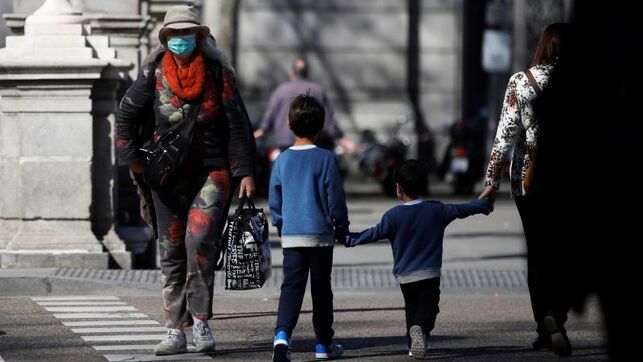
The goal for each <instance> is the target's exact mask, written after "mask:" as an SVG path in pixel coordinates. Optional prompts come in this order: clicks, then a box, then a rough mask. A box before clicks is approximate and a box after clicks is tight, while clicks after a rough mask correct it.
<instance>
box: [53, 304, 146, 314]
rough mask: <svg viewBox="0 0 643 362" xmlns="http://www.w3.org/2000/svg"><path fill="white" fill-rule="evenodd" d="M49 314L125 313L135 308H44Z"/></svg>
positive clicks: (123, 306) (120, 306)
mask: <svg viewBox="0 0 643 362" xmlns="http://www.w3.org/2000/svg"><path fill="white" fill-rule="evenodd" d="M45 310H47V311H49V312H77V313H81V312H127V311H135V310H136V308H134V307H132V306H129V305H119V306H115V307H45Z"/></svg>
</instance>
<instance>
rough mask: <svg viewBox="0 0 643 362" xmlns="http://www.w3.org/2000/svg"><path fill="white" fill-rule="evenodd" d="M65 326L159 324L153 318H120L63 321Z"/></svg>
mask: <svg viewBox="0 0 643 362" xmlns="http://www.w3.org/2000/svg"><path fill="white" fill-rule="evenodd" d="M63 324H64V325H66V326H67V327H95V326H134V325H136V326H141V325H150V324H151V325H160V323H159V322H157V321H153V320H143V321H139V320H133V321H130V320H120V321H86V322H63Z"/></svg>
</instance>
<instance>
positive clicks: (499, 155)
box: [480, 23, 572, 356]
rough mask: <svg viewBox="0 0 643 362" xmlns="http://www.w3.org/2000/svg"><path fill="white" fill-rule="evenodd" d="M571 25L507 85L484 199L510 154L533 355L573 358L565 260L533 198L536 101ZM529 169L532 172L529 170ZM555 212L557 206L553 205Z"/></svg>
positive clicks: (551, 33)
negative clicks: (567, 326)
mask: <svg viewBox="0 0 643 362" xmlns="http://www.w3.org/2000/svg"><path fill="white" fill-rule="evenodd" d="M568 33H569V25H568V24H566V23H555V24H551V25H549V26H547V28H546V29H545V30H544V32H543V33H542V35H541V37H540V41H539V42H538V45H537V47H536V52H535V54H534V58H533V61H532V66H531V68H529V69H527V70H525V71H524V72H518V73H516V74H514V75H513V76H512V77H511V78H510V80H509V84H508V85H507V90H506V94H505V98H504V104H503V107H502V112H501V114H500V122H499V124H498V131H497V133H496V138H495V140H494V144H493V149H492V151H491V157H490V160H489V165H488V168H487V174H486V180H485V189H484V190H483V192H482V193H481V195H480V197H481V198H482V197H488V198H490V199H491V200H494V199H495V196H496V190H497V189H498V187H499V185H500V178H501V176H502V175H501V174H502V170H503V168H504V165H505V160H506V159H507V156H508V153H509V151H510V150H511V149H513V159H512V162H511V174H510V182H511V194H512V196H513V198H514V200H515V202H516V207H517V208H518V212H519V214H520V218H521V220H522V224H523V229H524V233H525V239H526V241H527V284H528V287H529V296H530V298H531V307H532V312H533V316H534V320H535V322H536V332H537V334H538V336H537V338H536V340H535V341H534V342H533V344H532V347H533V349H534V350H545V349H552V350H553V351H554V352H555V353H556V354H558V355H560V356H569V355H571V352H572V346H571V343H570V342H569V339H568V338H567V332H566V330H565V327H564V325H565V322H566V321H567V313H568V311H569V308H570V305H569V300H568V298H567V297H566V296H565V288H567V287H568V285H566V283H565V276H564V275H561V270H560V269H559V268H556V267H555V266H556V265H559V264H560V263H559V262H558V261H559V258H560V257H561V255H560V254H559V253H557V250H556V249H555V248H554V247H552V246H553V244H552V243H551V242H550V239H552V238H553V237H555V236H553V235H551V234H550V233H548V232H547V230H549V229H548V228H547V227H545V225H543V224H542V222H541V221H542V220H543V219H542V218H541V216H542V213H543V212H546V210H542V209H541V208H540V207H538V205H539V204H537V203H536V200H535V198H533V196H532V195H531V194H530V186H531V177H532V175H533V170H534V169H535V168H537V167H538V162H537V151H538V132H539V124H538V120H537V119H536V117H535V116H534V110H533V105H532V103H533V101H534V100H535V99H536V98H537V97H538V96H539V95H540V93H541V92H542V89H543V88H545V87H546V86H547V83H548V81H549V77H550V75H551V73H552V71H553V70H554V67H555V66H556V64H557V61H558V59H559V56H560V55H561V54H562V52H563V49H564V46H565V40H566V37H567V36H568ZM530 166H531V167H530ZM554 207H555V206H554Z"/></svg>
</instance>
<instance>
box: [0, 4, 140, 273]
mask: <svg viewBox="0 0 643 362" xmlns="http://www.w3.org/2000/svg"><path fill="white" fill-rule="evenodd" d="M115 56H116V52H115V51H114V49H112V48H109V39H108V37H106V36H96V35H92V34H91V26H90V24H89V22H88V20H87V19H86V17H84V16H83V15H82V14H81V13H80V12H79V11H76V10H75V9H74V8H72V7H71V5H70V4H69V2H68V1H67V0H47V1H46V2H45V3H44V4H43V5H42V6H41V7H40V8H39V9H38V10H37V11H36V12H34V14H33V15H31V16H29V17H27V19H26V21H25V33H24V36H10V37H7V47H6V48H4V49H0V185H2V187H1V188H0V200H2V202H1V203H0V229H1V230H3V232H2V233H0V256H1V259H0V263H1V265H2V267H58V266H68V267H86V268H105V267H107V266H108V258H109V254H111V256H112V257H113V258H114V260H115V261H116V262H117V263H118V264H119V265H120V266H121V267H124V268H129V267H130V266H131V257H130V255H129V253H128V252H127V251H126V250H125V247H124V244H123V243H122V242H121V241H120V240H119V239H118V238H117V237H116V235H115V233H114V232H113V221H112V219H113V217H112V207H113V206H112V205H113V197H112V185H113V182H114V174H115V166H114V157H113V152H114V151H113V146H112V144H113V142H112V139H111V137H112V135H113V131H112V130H113V121H114V113H115V109H116V98H115V94H116V91H117V90H118V88H119V86H120V84H122V82H124V81H125V80H126V76H127V72H128V70H129V69H130V68H131V65H130V64H127V63H124V62H122V61H119V60H117V59H115ZM108 252H109V254H108Z"/></svg>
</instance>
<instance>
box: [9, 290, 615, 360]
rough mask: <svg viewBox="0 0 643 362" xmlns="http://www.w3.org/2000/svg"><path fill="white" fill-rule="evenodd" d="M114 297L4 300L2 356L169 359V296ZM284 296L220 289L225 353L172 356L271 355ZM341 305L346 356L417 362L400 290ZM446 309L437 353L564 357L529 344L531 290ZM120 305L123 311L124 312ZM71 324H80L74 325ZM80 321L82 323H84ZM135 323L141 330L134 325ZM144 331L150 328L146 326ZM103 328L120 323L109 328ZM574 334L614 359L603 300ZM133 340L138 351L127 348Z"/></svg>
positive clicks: (579, 349) (456, 302) (339, 323)
mask: <svg viewBox="0 0 643 362" xmlns="http://www.w3.org/2000/svg"><path fill="white" fill-rule="evenodd" d="M50 298H51V297H50ZM35 299H38V298H37V297H36V298H35ZM110 299H113V300H103V301H102V304H116V306H111V307H107V308H112V309H114V310H113V311H112V312H107V313H111V314H112V317H107V318H91V319H81V318H69V316H70V315H71V314H73V313H70V312H69V311H68V309H67V308H71V309H69V310H71V311H74V312H81V311H82V310H83V309H81V308H88V309H89V310H91V309H93V308H95V306H91V305H90V306H87V305H80V306H72V307H69V306H60V305H59V304H64V303H70V302H69V301H67V302H60V301H58V302H57V301H51V300H43V299H40V300H37V301H36V300H34V297H10V298H0V305H1V307H0V316H1V318H0V330H2V331H4V332H5V334H4V335H1V336H0V357H1V358H2V359H4V360H5V361H7V362H13V361H105V360H106V359H107V360H112V361H135V360H144V361H148V360H150V361H153V360H160V359H157V358H154V357H153V356H151V354H152V350H151V348H152V346H153V345H154V344H155V343H157V341H158V339H159V338H160V337H159V336H162V335H163V332H162V329H161V328H159V327H161V324H157V323H156V322H161V323H162V316H161V306H162V302H161V298H160V296H159V297H140V296H120V297H116V298H110ZM277 301H278V295H277V294H276V293H265V292H261V291H259V292H224V293H219V294H218V295H217V296H216V297H215V303H214V304H215V305H214V310H215V317H214V319H213V320H211V321H210V325H211V327H212V329H213V331H214V333H215V337H216V340H217V352H216V353H213V354H211V355H200V354H196V353H188V354H187V355H182V356H177V357H173V358H171V359H169V360H194V359H198V360H200V359H207V360H209V359H217V360H235V361H257V360H270V358H271V340H272V329H273V326H274V322H275V318H276V316H275V311H276V307H277ZM87 302H89V303H96V302H97V301H96V300H90V299H89V298H87V297H86V296H85V297H80V298H78V300H76V301H72V302H71V303H76V304H84V303H87ZM98 304H101V301H98ZM334 307H335V324H334V327H335V330H336V340H337V341H338V342H339V343H341V344H343V345H344V347H345V350H346V352H345V356H344V359H347V360H359V361H409V357H408V356H407V349H406V342H405V339H404V337H403V336H404V333H405V330H404V328H405V326H404V310H403V301H402V297H401V293H393V292H390V291H389V292H386V293H379V294H375V293H336V296H335V306H334ZM440 307H441V313H440V315H439V316H438V320H437V325H436V329H435V330H434V332H433V334H432V336H431V339H430V342H429V347H430V352H429V354H428V359H431V360H454V361H514V360H521V361H541V360H555V359H557V357H556V356H555V355H553V354H552V353H548V352H532V351H530V350H529V348H528V347H529V346H530V343H531V341H532V339H533V337H534V332H533V323H532V322H531V311H530V307H529V298H528V296H527V295H525V294H521V295H516V294H510V295H489V294H469V295H462V294H443V295H442V299H441V302H440ZM46 308H48V309H49V310H46ZM56 308H63V309H56ZM98 308H105V307H104V306H103V307H101V306H99V307H98ZM120 309H122V310H121V311H120V312H119V311H118V310H120ZM310 310H311V305H310V300H309V297H307V298H306V300H305V304H304V307H303V312H302V315H301V318H300V322H299V325H298V327H297V329H296V330H295V333H294V336H293V345H292V347H293V352H294V353H293V358H294V360H303V361H307V360H312V359H313V354H312V353H313V348H314V332H313V329H312V323H311V311H310ZM87 313H88V315H89V314H92V313H93V314H96V313H98V312H87ZM119 313H120V314H121V317H122V315H124V314H127V313H129V314H130V315H136V316H137V317H130V318H116V317H114V315H115V314H119ZM105 320H109V321H111V322H110V323H123V322H122V321H130V322H125V323H139V324H140V325H120V326H115V325H101V324H105V322H101V321H105ZM114 321H120V322H114ZM131 321H137V322H131ZM63 322H64V323H67V324H69V323H70V322H71V323H76V324H77V325H76V326H66V325H64V324H63ZM78 322H81V324H83V326H78ZM83 322H90V323H83ZM131 327H134V328H135V329H133V330H132V331H126V330H127V329H128V328H131ZM140 327H143V329H137V328H140ZM88 328H89V329H88ZM95 328H101V329H95ZM102 328H121V329H116V330H113V331H114V332H107V330H105V329H102ZM123 328H125V329H123ZM72 329H74V331H72ZM157 330H161V332H157ZM568 330H569V336H570V339H571V341H572V343H573V345H574V348H575V349H574V357H573V359H574V360H607V355H606V349H605V346H604V344H605V341H604V337H603V335H602V330H601V322H600V315H599V314H598V311H597V306H596V304H595V303H591V304H590V306H589V308H588V310H587V311H586V313H585V315H583V316H577V315H575V314H572V315H571V316H570V321H569V322H568ZM189 340H190V339H188V341H189ZM131 345H138V346H139V347H134V348H135V349H122V348H129V347H131ZM101 346H102V347H101ZM106 346H109V347H106ZM123 346H126V347H123ZM96 348H98V349H101V348H102V349H104V350H97V349H96ZM119 349H121V350H119ZM166 360H167V359H166Z"/></svg>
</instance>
